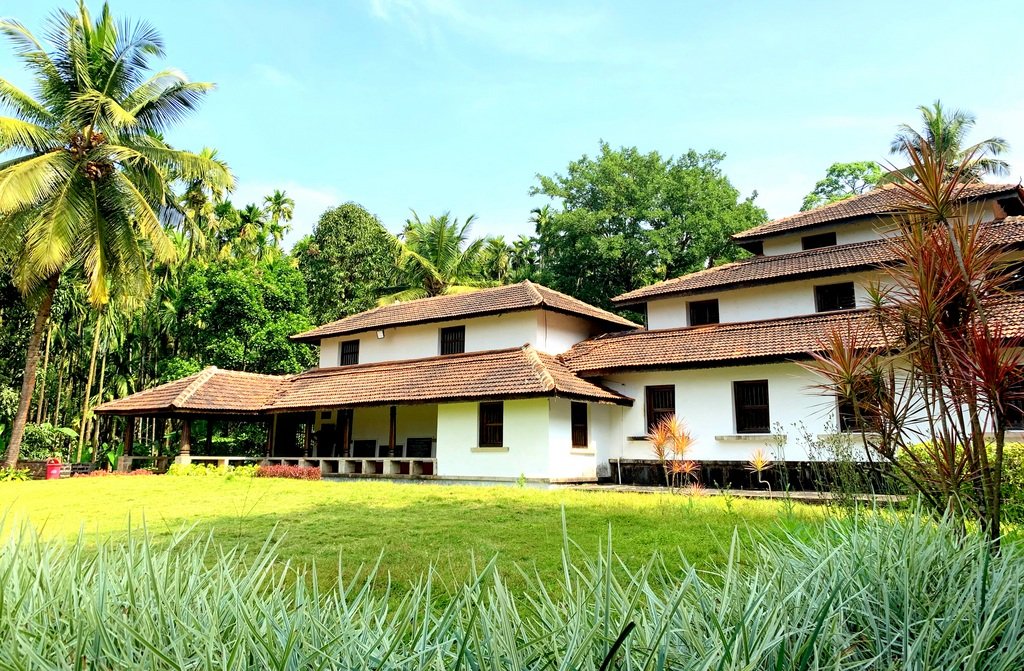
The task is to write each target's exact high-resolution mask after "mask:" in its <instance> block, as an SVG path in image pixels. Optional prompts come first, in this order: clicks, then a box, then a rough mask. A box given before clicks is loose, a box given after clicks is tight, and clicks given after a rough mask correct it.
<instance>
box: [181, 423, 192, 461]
mask: <svg viewBox="0 0 1024 671" xmlns="http://www.w3.org/2000/svg"><path fill="white" fill-rule="evenodd" d="M179 456H181V457H183V458H186V459H187V458H188V457H191V456H192V420H191V419H187V418H186V419H183V420H181V451H180V452H179Z"/></svg>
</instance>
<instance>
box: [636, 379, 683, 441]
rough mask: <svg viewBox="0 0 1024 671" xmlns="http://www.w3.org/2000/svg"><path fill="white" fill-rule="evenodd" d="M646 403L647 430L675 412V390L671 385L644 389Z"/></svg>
mask: <svg viewBox="0 0 1024 671" xmlns="http://www.w3.org/2000/svg"><path fill="white" fill-rule="evenodd" d="M644 397H645V400H646V401H647V430H648V431H650V430H651V429H652V428H654V427H655V426H657V424H658V422H660V421H661V420H663V419H665V418H666V417H668V416H669V415H674V414H675V412H676V388H675V387H674V386H673V385H671V384H665V385H657V386H654V387H645V388H644Z"/></svg>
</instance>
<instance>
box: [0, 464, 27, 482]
mask: <svg viewBox="0 0 1024 671" xmlns="http://www.w3.org/2000/svg"><path fill="white" fill-rule="evenodd" d="M31 479H32V473H31V471H29V469H27V468H11V467H9V466H0V482H20V481H24V480H31Z"/></svg>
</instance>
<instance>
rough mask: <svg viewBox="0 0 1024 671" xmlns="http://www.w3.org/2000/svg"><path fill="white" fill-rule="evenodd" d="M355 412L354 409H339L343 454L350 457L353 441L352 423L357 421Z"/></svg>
mask: <svg viewBox="0 0 1024 671" xmlns="http://www.w3.org/2000/svg"><path fill="white" fill-rule="evenodd" d="M355 415H356V414H355V412H354V411H352V410H339V411H338V421H339V422H340V423H341V456H343V457H350V456H352V455H351V449H350V445H351V443H352V423H353V422H355Z"/></svg>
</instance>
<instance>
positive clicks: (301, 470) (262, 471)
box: [256, 466, 322, 480]
mask: <svg viewBox="0 0 1024 671" xmlns="http://www.w3.org/2000/svg"><path fill="white" fill-rule="evenodd" d="M256 477H257V478H292V479H293V480H319V479H320V478H321V477H322V474H321V473H320V469H319V468H317V467H316V466H260V467H259V469H258V470H257V471H256Z"/></svg>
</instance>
